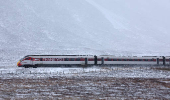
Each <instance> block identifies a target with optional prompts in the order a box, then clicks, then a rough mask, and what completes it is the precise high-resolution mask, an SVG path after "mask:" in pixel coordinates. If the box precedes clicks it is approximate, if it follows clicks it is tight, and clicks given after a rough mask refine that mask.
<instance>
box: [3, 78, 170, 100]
mask: <svg viewBox="0 0 170 100" xmlns="http://www.w3.org/2000/svg"><path fill="white" fill-rule="evenodd" d="M169 94H170V79H164V78H160V79H156V78H113V77H110V78H109V77H87V76H84V77H61V76H57V77H51V78H44V79H15V78H14V79H0V98H1V99H11V98H12V99H18V100H19V99H72V100H76V99H77V100H82V99H83V100H88V99H98V100H101V99H103V100H104V99H108V100H109V99H170V96H169Z"/></svg>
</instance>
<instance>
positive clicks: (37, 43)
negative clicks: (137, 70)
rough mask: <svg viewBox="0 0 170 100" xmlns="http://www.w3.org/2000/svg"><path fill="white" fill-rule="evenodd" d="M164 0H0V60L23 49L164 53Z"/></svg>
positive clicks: (35, 51)
mask: <svg viewBox="0 0 170 100" xmlns="http://www.w3.org/2000/svg"><path fill="white" fill-rule="evenodd" d="M169 12H170V1H169V0H163V1H160V0H149V1H148V0H128V1H127V0H107V1H104V0H50V1H49V0H15V1H14V0H5V1H0V16H1V17H0V55H1V56H0V63H1V66H2V65H7V64H8V62H9V61H11V64H12V65H14V64H15V63H16V61H17V60H19V59H20V58H21V57H23V56H25V55H28V54H93V55H95V54H96V55H100V54H111V55H117V56H123V55H130V56H131V55H158V56H160V55H165V56H168V55H170V51H169V50H170V49H169V48H170V45H169V44H170V40H169V37H170V34H169V32H170V29H169V26H170V20H169V18H170V14H169Z"/></svg>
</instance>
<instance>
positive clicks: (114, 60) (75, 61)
mask: <svg viewBox="0 0 170 100" xmlns="http://www.w3.org/2000/svg"><path fill="white" fill-rule="evenodd" d="M91 65H170V57H164V56H160V57H158V56H143V57H115V56H109V55H105V56H104V55H103V56H102V55H101V56H92V55H27V56H25V57H24V58H22V59H21V60H20V61H19V62H18V63H17V66H18V67H25V68H28V67H33V68H37V67H59V66H91Z"/></svg>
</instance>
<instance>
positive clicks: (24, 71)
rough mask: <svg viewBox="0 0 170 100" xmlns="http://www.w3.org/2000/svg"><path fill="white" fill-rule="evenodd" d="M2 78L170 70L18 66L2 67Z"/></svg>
mask: <svg viewBox="0 0 170 100" xmlns="http://www.w3.org/2000/svg"><path fill="white" fill-rule="evenodd" d="M0 74H1V75H0V78H2V79H11V78H19V79H24V78H33V79H34V78H35V79H37V78H42V79H44V78H49V77H56V76H66V77H73V76H75V77H82V76H89V77H115V78H170V72H169V71H162V70H155V69H153V68H152V67H149V66H148V67H144V66H133V67H122V66H117V67H116V66H114V67H111V66H110V67H108V66H107V67H99V66H94V67H87V68H82V67H81V68H78V67H77V68H76V67H73V68H65V67H63V68H45V67H43V68H18V67H10V66H9V67H8V68H7V67H0Z"/></svg>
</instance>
